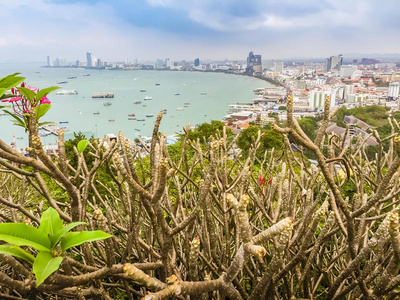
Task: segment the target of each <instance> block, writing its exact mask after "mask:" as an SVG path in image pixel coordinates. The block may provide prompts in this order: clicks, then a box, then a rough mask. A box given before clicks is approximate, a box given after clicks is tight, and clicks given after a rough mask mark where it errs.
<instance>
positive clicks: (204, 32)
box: [0, 0, 400, 62]
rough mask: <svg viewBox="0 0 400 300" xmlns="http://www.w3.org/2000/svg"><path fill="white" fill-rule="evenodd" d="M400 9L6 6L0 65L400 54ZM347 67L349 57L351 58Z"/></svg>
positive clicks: (228, 2) (193, 1) (343, 1)
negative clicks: (90, 58)
mask: <svg viewBox="0 0 400 300" xmlns="http://www.w3.org/2000/svg"><path fill="white" fill-rule="evenodd" d="M398 3H399V2H398V0H381V1H377V0H0V62H16V61H19V62H42V61H45V60H46V57H47V56H50V57H51V58H52V59H55V58H56V57H58V58H63V59H66V60H67V61H71V62H72V61H76V60H80V61H85V60H86V52H91V53H93V54H94V55H95V57H97V58H100V59H102V60H103V61H107V62H115V61H125V60H128V61H133V59H139V61H146V60H149V61H151V60H155V59H165V58H170V59H172V60H183V59H185V60H193V59H194V58H197V57H199V58H200V60H223V59H228V60H245V59H246V57H247V55H248V53H249V52H250V51H253V52H254V54H261V55H262V58H263V59H287V58H323V57H329V56H332V55H337V54H344V55H345V54H347V53H360V54H363V53H399V52H400V38H399V36H400V18H399V15H398V11H399V10H398V9H399V5H398ZM345 58H346V57H345Z"/></svg>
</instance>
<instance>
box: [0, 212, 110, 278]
mask: <svg viewBox="0 0 400 300" xmlns="http://www.w3.org/2000/svg"><path fill="white" fill-rule="evenodd" d="M81 224H84V223H83V222H75V223H70V224H68V225H66V226H64V224H63V222H62V220H61V219H60V216H59V214H58V212H57V211H56V210H55V209H53V208H51V207H50V208H48V209H47V210H46V211H45V212H44V213H43V215H42V218H41V220H40V226H39V228H36V227H33V226H29V225H27V224H24V223H3V224H0V240H2V241H5V242H7V243H9V244H12V245H15V246H11V245H1V246H0V253H1V254H6V255H12V256H15V257H18V258H21V259H24V260H26V261H27V262H29V263H31V264H32V263H33V266H32V272H33V273H34V274H35V276H36V284H37V285H40V284H41V283H42V282H43V281H44V280H45V279H46V278H47V277H49V276H50V275H51V274H52V273H53V272H54V271H56V270H57V269H58V267H59V266H60V264H61V262H62V257H61V254H62V252H63V251H65V250H67V249H69V248H71V247H74V246H79V245H81V244H83V243H85V242H91V241H96V240H102V239H106V238H109V237H111V235H109V234H108V233H105V232H103V231H99V230H96V231H80V232H69V231H70V230H72V229H73V228H74V227H76V226H78V225H81ZM58 244H61V250H62V251H61V252H59V253H57V246H58ZM18 246H30V247H32V248H34V249H36V250H37V251H38V254H37V256H36V258H35V257H34V256H33V255H32V254H31V253H29V252H27V251H25V250H24V249H22V248H20V247H18Z"/></svg>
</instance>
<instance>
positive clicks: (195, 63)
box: [194, 58, 200, 67]
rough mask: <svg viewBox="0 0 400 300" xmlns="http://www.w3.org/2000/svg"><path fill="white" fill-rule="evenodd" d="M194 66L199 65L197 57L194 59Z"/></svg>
mask: <svg viewBox="0 0 400 300" xmlns="http://www.w3.org/2000/svg"><path fill="white" fill-rule="evenodd" d="M194 66H195V67H198V66H200V59H199V58H196V59H195V60H194Z"/></svg>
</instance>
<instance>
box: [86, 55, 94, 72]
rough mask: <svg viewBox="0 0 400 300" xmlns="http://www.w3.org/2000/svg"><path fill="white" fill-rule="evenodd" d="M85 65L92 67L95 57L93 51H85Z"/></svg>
mask: <svg viewBox="0 0 400 300" xmlns="http://www.w3.org/2000/svg"><path fill="white" fill-rule="evenodd" d="M86 66H87V67H88V68H94V66H95V59H94V56H93V53H90V52H86Z"/></svg>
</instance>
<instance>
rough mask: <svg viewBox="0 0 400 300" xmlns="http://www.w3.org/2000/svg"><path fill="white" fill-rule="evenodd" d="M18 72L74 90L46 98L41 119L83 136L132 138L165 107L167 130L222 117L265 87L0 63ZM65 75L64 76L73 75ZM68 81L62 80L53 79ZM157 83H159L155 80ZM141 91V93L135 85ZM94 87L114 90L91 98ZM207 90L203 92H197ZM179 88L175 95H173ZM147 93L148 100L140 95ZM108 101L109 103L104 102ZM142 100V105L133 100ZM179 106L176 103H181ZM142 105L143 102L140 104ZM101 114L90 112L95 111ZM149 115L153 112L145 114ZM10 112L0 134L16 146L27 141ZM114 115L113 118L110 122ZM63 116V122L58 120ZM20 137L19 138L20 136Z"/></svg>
mask: <svg viewBox="0 0 400 300" xmlns="http://www.w3.org/2000/svg"><path fill="white" fill-rule="evenodd" d="M14 72H20V73H21V75H22V76H24V77H26V83H27V84H28V85H31V86H34V87H38V88H45V87H49V86H54V85H58V86H60V87H61V89H65V90H77V91H78V95H56V94H55V92H53V93H51V94H50V95H49V96H48V98H49V99H50V100H51V102H52V108H51V110H50V111H49V112H48V113H47V114H46V116H45V117H43V119H41V121H42V120H43V121H52V122H56V123H57V124H58V126H68V127H69V128H70V131H69V132H67V133H66V138H71V137H73V132H78V131H82V132H83V133H84V134H86V135H87V136H91V135H93V136H94V137H103V136H104V135H105V134H108V133H114V134H117V133H118V131H122V132H123V134H124V136H125V137H127V138H130V139H134V138H136V137H138V136H139V134H141V135H142V136H149V135H151V133H152V129H153V125H154V121H155V118H156V116H157V113H158V112H159V111H160V110H162V109H167V114H165V115H164V117H163V119H162V122H161V127H160V131H161V132H163V133H164V134H165V135H172V134H175V133H177V132H179V131H181V130H182V127H184V126H185V124H187V123H191V124H192V125H196V124H199V123H203V122H209V121H210V120H221V119H222V118H223V117H224V116H225V114H226V111H227V109H228V104H232V103H237V102H251V101H252V99H253V98H255V95H254V93H253V90H254V89H255V88H259V87H266V86H268V83H266V82H265V81H262V80H259V79H256V78H250V77H245V76H237V75H230V74H216V73H200V72H176V71H142V70H135V71H119V70H86V69H75V68H41V67H40V66H39V65H35V64H28V65H27V64H24V65H8V64H0V77H4V76H6V75H8V74H11V73H14ZM84 74H90V76H83V75H84ZM75 76H76V78H75V79H68V77H75ZM61 81H67V82H68V83H65V84H57V82H61ZM156 84H159V85H156ZM143 89H144V90H146V92H141V91H140V90H143ZM97 92H110V93H114V95H115V97H114V98H113V99H93V98H92V94H93V93H97ZM202 92H206V93H207V94H206V95H201V93H202ZM175 93H180V95H175ZM146 96H150V97H152V98H153V99H152V100H147V101H146V100H144V98H145V97H146ZM106 101H109V102H111V103H112V105H110V106H104V105H103V103H104V102H106ZM135 101H141V102H142V103H141V104H134V102H135ZM186 102H190V104H188V107H185V108H184V110H183V111H177V110H176V108H178V107H183V106H184V105H185V103H186ZM143 104H146V107H145V106H143ZM97 111H98V112H100V114H93V113H94V112H97ZM128 114H135V115H136V116H135V117H136V118H137V119H145V121H136V120H128ZM148 114H153V115H154V117H150V118H148V117H146V115H148ZM10 119H11V117H9V116H0V126H1V128H2V130H1V131H0V139H2V140H4V141H5V142H6V143H8V144H9V143H11V142H12V140H13V135H15V136H16V137H19V139H17V140H16V141H17V146H18V148H23V147H26V146H27V134H26V133H25V132H24V130H23V129H22V128H20V127H16V126H13V125H12V122H11V121H10ZM110 119H114V120H115V121H114V122H110V121H109V120H110ZM60 121H61V122H65V121H68V124H60V123H59V122H60ZM21 137H22V139H21ZM42 140H43V143H44V144H51V143H55V142H56V140H57V138H56V136H52V135H50V136H47V137H44V138H43V139H42Z"/></svg>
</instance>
